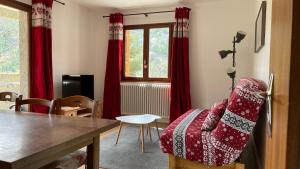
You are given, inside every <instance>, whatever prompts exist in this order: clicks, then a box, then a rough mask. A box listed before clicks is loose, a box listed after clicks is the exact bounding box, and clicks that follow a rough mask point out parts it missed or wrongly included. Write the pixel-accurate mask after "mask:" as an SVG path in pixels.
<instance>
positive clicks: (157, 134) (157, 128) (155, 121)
mask: <svg viewBox="0 0 300 169" xmlns="http://www.w3.org/2000/svg"><path fill="white" fill-rule="evenodd" d="M155 126H156V131H157V136H158V140H159V139H160V136H159V131H158V125H157V120H155Z"/></svg>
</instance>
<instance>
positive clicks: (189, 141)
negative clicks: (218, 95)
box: [160, 78, 266, 166]
mask: <svg viewBox="0 0 300 169" xmlns="http://www.w3.org/2000/svg"><path fill="white" fill-rule="evenodd" d="M261 91H266V85H265V84H264V83H263V82H261V81H258V80H255V79H252V78H244V79H241V80H240V81H239V82H238V84H237V86H236V88H235V89H234V91H233V93H232V94H231V96H230V99H229V101H228V106H227V108H226V111H225V113H224V115H223V116H222V118H221V119H220V121H219V122H218V124H217V127H216V128H215V129H214V130H213V131H206V130H204V131H202V130H201V128H202V126H203V123H204V121H205V118H206V117H207V116H208V114H209V110H200V109H195V110H190V111H188V112H187V113H185V114H184V115H182V116H181V117H179V118H178V119H177V120H175V121H174V122H173V123H171V124H170V125H169V126H168V127H167V128H166V129H165V130H164V131H163V133H162V136H161V142H160V143H161V149H162V150H163V152H165V153H169V154H173V155H175V156H177V157H181V158H184V159H187V160H191V161H197V162H200V163H203V164H207V165H217V166H220V165H225V164H230V163H232V162H234V161H235V160H236V159H237V158H238V157H239V156H240V154H241V152H242V151H243V149H244V148H245V146H246V143H247V142H248V140H249V136H250V133H251V132H252V129H253V128H254V126H255V122H256V120H257V118H258V116H259V112H260V110H261V108H262V105H263V103H264V99H262V98H260V97H258V96H257V94H256V92H261Z"/></svg>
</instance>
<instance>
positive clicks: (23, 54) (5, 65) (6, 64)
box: [0, 0, 31, 109]
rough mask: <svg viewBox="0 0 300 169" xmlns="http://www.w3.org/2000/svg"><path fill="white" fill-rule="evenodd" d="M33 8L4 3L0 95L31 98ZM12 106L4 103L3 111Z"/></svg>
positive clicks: (1, 8) (0, 22) (0, 11)
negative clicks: (30, 63) (30, 53)
mask: <svg viewBox="0 0 300 169" xmlns="http://www.w3.org/2000/svg"><path fill="white" fill-rule="evenodd" d="M30 14H31V7H30V6H29V5H24V4H22V3H19V2H16V1H11V0H3V1H1V2H0V92H3V91H9V92H16V93H18V94H22V95H23V96H24V97H28V91H29V90H28V83H29V80H28V79H29V73H28V72H29V71H28V70H29V49H30V43H29V42H30V41H29V38H30V37H29V30H30V29H29V28H30ZM11 104H14V103H8V102H7V103H5V102H0V109H7V108H8V107H9V106H10V105H11Z"/></svg>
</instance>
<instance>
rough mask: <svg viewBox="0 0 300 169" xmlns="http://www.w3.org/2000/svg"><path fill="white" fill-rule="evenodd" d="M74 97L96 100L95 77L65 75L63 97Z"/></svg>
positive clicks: (63, 77) (63, 78)
mask: <svg viewBox="0 0 300 169" xmlns="http://www.w3.org/2000/svg"><path fill="white" fill-rule="evenodd" d="M74 95H81V96H86V97H89V98H90V99H94V75H63V76H62V97H68V96H74Z"/></svg>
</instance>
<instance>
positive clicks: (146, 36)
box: [121, 22, 174, 83]
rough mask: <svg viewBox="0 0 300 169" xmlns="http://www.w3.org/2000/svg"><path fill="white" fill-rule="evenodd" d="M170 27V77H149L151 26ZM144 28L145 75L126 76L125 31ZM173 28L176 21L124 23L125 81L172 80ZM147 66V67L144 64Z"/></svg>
mask: <svg viewBox="0 0 300 169" xmlns="http://www.w3.org/2000/svg"><path fill="white" fill-rule="evenodd" d="M167 27H168V28H169V49H168V50H169V52H168V54H169V56H168V78H151V77H149V36H150V33H149V32H150V29H151V28H167ZM134 29H143V30H144V40H143V43H144V44H143V77H126V76H125V42H126V39H125V31H126V30H134ZM173 30H174V22H167V23H154V24H139V25H124V30H123V54H122V55H123V56H122V76H121V80H122V81H123V82H167V83H169V82H170V81H171V56H172V43H173ZM145 65H146V66H147V67H146V68H145V67H144V66H145Z"/></svg>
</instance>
